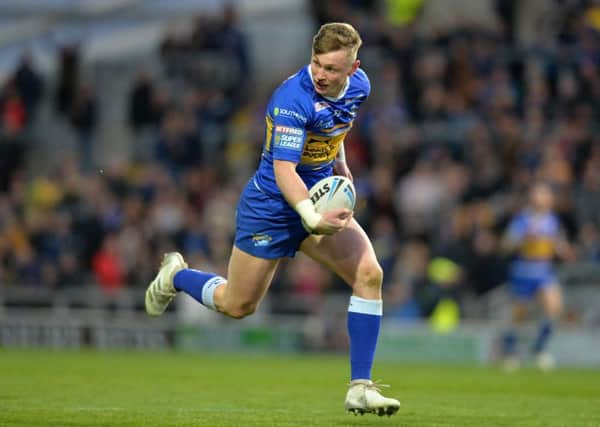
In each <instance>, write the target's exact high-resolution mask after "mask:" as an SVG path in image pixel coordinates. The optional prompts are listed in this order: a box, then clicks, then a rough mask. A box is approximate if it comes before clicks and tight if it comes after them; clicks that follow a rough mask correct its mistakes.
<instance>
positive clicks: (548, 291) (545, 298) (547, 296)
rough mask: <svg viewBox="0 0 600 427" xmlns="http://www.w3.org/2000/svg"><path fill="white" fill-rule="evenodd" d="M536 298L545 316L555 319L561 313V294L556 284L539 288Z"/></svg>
mask: <svg viewBox="0 0 600 427" xmlns="http://www.w3.org/2000/svg"><path fill="white" fill-rule="evenodd" d="M538 298H539V300H540V303H541V305H542V309H543V310H544V313H545V314H546V315H547V316H550V317H557V316H559V315H560V313H561V312H562V306H563V301H562V292H561V289H560V286H559V285H558V283H554V282H553V283H551V284H549V285H548V286H544V287H543V288H540V290H539V291H538Z"/></svg>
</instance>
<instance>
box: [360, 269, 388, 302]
mask: <svg viewBox="0 0 600 427" xmlns="http://www.w3.org/2000/svg"><path fill="white" fill-rule="evenodd" d="M382 282H383V270H382V268H381V266H380V265H379V263H378V262H373V263H369V264H368V265H366V266H364V267H361V268H359V270H358V271H357V273H356V280H355V283H354V285H353V290H354V293H355V294H356V295H357V296H360V297H363V298H367V299H379V298H381V284H382Z"/></svg>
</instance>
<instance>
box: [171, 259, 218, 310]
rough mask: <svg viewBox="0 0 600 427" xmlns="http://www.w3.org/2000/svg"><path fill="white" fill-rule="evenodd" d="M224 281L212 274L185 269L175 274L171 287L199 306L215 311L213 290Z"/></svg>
mask: <svg viewBox="0 0 600 427" xmlns="http://www.w3.org/2000/svg"><path fill="white" fill-rule="evenodd" d="M225 282H226V280H225V279H224V278H223V277H221V276H219V275H217V274H214V273H208V272H204V271H200V270H194V269H191V268H185V269H183V270H180V271H178V272H177V273H175V277H173V286H175V289H176V290H177V291H183V292H185V293H186V294H188V295H189V296H191V297H192V298H194V299H195V300H196V301H198V302H199V303H200V304H202V305H204V306H206V307H208V308H210V309H212V310H216V307H215V302H214V299H213V298H214V294H215V289H216V288H217V287H219V286H220V285H222V284H223V283H225Z"/></svg>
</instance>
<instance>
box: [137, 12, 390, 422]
mask: <svg viewBox="0 0 600 427" xmlns="http://www.w3.org/2000/svg"><path fill="white" fill-rule="evenodd" d="M361 43H362V41H361V38H360V36H359V34H358V32H357V31H356V30H355V29H354V28H353V27H352V26H351V25H349V24H345V23H330V24H325V25H323V26H322V27H321V28H320V30H319V32H318V33H317V34H316V35H315V37H314V39H313V46H312V58H311V63H310V65H308V66H306V67H304V68H302V69H301V70H300V71H298V73H296V74H294V75H293V76H291V77H290V78H288V79H287V80H286V81H285V82H283V83H282V84H281V86H280V87H279V88H278V89H277V90H276V91H275V92H274V94H273V96H272V97H271V100H270V102H269V104H268V107H267V111H266V117H265V120H266V131H265V142H264V144H263V150H262V157H261V161H260V165H259V167H258V170H257V171H256V173H255V174H254V176H253V177H252V178H251V179H250V180H249V182H248V184H247V185H246V188H245V189H244V190H243V192H242V195H241V197H240V200H239V204H238V208H237V212H236V221H237V226H236V237H235V244H234V247H233V249H232V253H231V257H230V260H229V267H228V273H227V278H223V277H220V276H218V275H216V274H213V273H209V272H203V271H199V270H193V269H189V268H188V266H187V264H186V263H185V261H184V260H183V257H182V256H181V255H180V254H179V253H177V252H172V253H169V254H166V255H165V258H164V260H163V263H162V264H161V268H160V271H159V272H158V274H157V276H156V278H155V279H154V280H153V281H152V283H151V284H150V286H149V287H148V290H147V291H146V311H147V312H148V313H149V314H150V315H155V316H156V315H160V314H161V313H163V312H164V310H165V309H166V307H167V305H168V304H169V302H170V301H171V300H172V299H173V298H174V297H175V295H176V294H177V291H184V292H186V293H188V294H189V295H191V296H192V297H194V298H195V299H196V300H198V301H199V302H200V303H202V304H203V305H204V306H206V307H208V308H210V309H213V310H216V311H219V312H221V313H223V314H225V315H227V316H229V317H233V318H243V317H245V316H247V315H250V314H252V313H253V312H254V311H255V310H256V308H257V307H258V305H259V303H260V301H261V300H262V298H263V297H264V295H265V293H266V291H267V289H268V288H269V285H270V284H271V280H272V278H273V275H274V274H275V271H276V269H277V267H278V265H279V262H280V260H281V258H283V257H293V256H294V254H295V253H296V251H298V250H300V251H302V252H304V253H305V254H307V255H308V256H310V257H311V258H313V259H314V260H316V261H318V262H319V263H321V264H323V265H324V266H326V267H328V268H329V269H331V270H332V271H333V272H335V273H336V274H338V275H339V276H340V277H341V278H342V279H343V280H344V281H345V282H346V283H348V285H350V287H351V288H352V296H351V297H350V304H349V308H348V333H349V336H350V365H351V383H350V388H349V390H348V393H347V395H346V401H345V408H346V410H348V411H351V412H354V413H357V412H358V413H364V412H371V413H377V414H378V415H384V414H387V415H392V414H394V413H395V412H396V411H397V410H398V408H399V407H400V403H399V402H398V401H397V400H396V399H391V398H386V397H383V396H382V395H381V394H380V393H379V390H378V389H377V387H376V386H375V385H374V384H373V382H372V381H371V368H372V365H373V358H374V354H375V348H376V344H377V337H378V334H379V327H380V323H381V316H382V300H381V283H382V274H383V273H382V270H381V267H380V265H379V263H378V261H377V259H376V256H375V252H374V250H373V246H372V245H371V242H370V240H369V238H368V237H367V235H366V233H365V232H364V231H363V229H362V228H361V226H360V225H359V224H358V223H357V222H356V220H355V219H354V218H353V217H352V212H351V211H349V210H347V209H337V210H333V211H330V212H326V213H323V214H320V213H317V212H316V211H315V208H314V206H313V204H312V202H311V201H310V199H309V196H308V188H310V187H311V186H312V185H313V184H314V183H316V182H317V181H318V180H320V179H322V178H324V177H326V176H330V175H332V174H333V173H334V172H335V173H337V174H340V175H344V176H347V177H350V178H351V174H350V170H349V168H348V165H347V164H346V161H345V156H344V146H343V143H344V137H345V136H346V134H347V133H348V131H349V130H350V128H351V127H352V124H353V122H354V119H355V117H356V112H357V110H358V108H359V106H360V105H361V104H362V103H363V102H364V100H365V99H366V98H367V96H368V95H369V92H370V83H369V80H368V78H367V75H366V74H365V72H364V71H363V70H361V69H360V68H359V66H360V61H359V60H358V59H357V52H358V49H359V48H360V45H361ZM302 220H303V221H304V223H305V224H306V226H307V228H308V229H309V230H310V232H308V231H307V230H306V229H305V228H304V226H303V224H302Z"/></svg>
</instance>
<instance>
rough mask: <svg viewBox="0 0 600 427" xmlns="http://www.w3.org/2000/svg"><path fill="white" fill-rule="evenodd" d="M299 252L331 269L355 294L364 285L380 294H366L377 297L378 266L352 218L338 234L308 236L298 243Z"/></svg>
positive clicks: (363, 234) (360, 230) (374, 256)
mask: <svg viewBox="0 0 600 427" xmlns="http://www.w3.org/2000/svg"><path fill="white" fill-rule="evenodd" d="M300 251H302V252H303V253H305V254H306V255H308V256H309V257H311V258H312V259H314V260H316V261H317V262H319V263H320V264H322V265H324V266H325V267H327V268H329V269H331V270H332V271H333V272H334V273H336V274H337V275H338V276H340V277H341V278H342V279H343V280H344V281H345V282H346V283H348V284H349V285H350V286H351V287H352V288H353V289H354V290H355V293H357V295H358V294H360V293H361V292H362V291H361V289H359V288H366V289H365V291H366V292H368V293H372V292H371V291H373V292H374V293H375V294H377V295H379V296H373V295H367V296H365V297H370V298H374V297H375V298H378V297H380V295H381V280H382V272H381V267H380V265H379V263H378V261H377V257H376V255H375V251H374V249H373V245H372V244H371V241H370V240H369V237H368V236H367V234H366V233H365V231H364V230H363V229H362V227H361V226H360V225H359V224H358V222H356V220H355V219H354V218H352V219H351V221H350V223H349V224H348V226H347V227H346V228H344V229H343V230H342V231H340V232H339V233H336V234H333V235H330V236H316V235H310V236H309V237H307V238H306V239H305V240H304V241H303V242H302V244H301V245H300ZM369 289H371V291H370V290H369ZM358 296H362V295H358Z"/></svg>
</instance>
